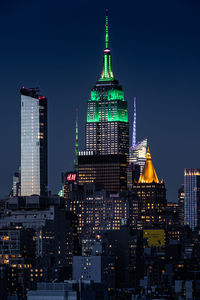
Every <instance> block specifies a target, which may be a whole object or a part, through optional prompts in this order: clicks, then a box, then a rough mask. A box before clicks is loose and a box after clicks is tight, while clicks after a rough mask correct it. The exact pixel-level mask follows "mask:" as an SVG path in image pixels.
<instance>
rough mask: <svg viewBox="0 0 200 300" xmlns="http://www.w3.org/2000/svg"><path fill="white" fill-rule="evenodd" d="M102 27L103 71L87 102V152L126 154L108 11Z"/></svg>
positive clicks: (124, 117)
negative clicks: (103, 38) (112, 63)
mask: <svg viewBox="0 0 200 300" xmlns="http://www.w3.org/2000/svg"><path fill="white" fill-rule="evenodd" d="M105 29H106V30H105V31H106V32H105V49H104V54H103V70H102V73H101V77H100V79H99V80H98V81H97V83H96V85H95V86H94V87H93V88H92V90H91V98H90V99H89V100H88V104H87V122H86V151H98V153H99V154H103V155H107V154H126V156H128V153H129V123H128V112H127V102H126V100H125V99H124V92H123V90H122V87H121V85H119V82H118V81H117V80H116V79H115V77H114V75H113V72H112V66H111V51H110V49H109V35H108V11H107V10H106V25H105Z"/></svg>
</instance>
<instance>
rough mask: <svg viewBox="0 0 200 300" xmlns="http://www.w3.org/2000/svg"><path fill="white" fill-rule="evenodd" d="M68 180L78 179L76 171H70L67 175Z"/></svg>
mask: <svg viewBox="0 0 200 300" xmlns="http://www.w3.org/2000/svg"><path fill="white" fill-rule="evenodd" d="M67 181H76V174H74V173H69V174H68V175H67Z"/></svg>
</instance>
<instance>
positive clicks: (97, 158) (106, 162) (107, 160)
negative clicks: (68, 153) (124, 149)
mask: <svg viewBox="0 0 200 300" xmlns="http://www.w3.org/2000/svg"><path fill="white" fill-rule="evenodd" d="M86 183H98V184H102V185H103V186H104V189H105V190H107V191H122V190H126V189H127V159H126V156H125V155H123V154H110V155H99V154H95V153H93V152H92V151H81V152H79V156H78V184H80V185H84V184H86Z"/></svg>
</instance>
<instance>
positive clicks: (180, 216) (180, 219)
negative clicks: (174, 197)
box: [178, 184, 184, 226]
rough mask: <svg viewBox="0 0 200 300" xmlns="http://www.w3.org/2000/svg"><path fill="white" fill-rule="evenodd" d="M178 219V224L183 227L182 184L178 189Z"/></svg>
mask: <svg viewBox="0 0 200 300" xmlns="http://www.w3.org/2000/svg"><path fill="white" fill-rule="evenodd" d="M178 218H179V224H180V225H181V226H183V225H184V184H182V185H181V187H180V188H179V189H178Z"/></svg>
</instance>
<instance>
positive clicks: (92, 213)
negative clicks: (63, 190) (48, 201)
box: [69, 184, 136, 238]
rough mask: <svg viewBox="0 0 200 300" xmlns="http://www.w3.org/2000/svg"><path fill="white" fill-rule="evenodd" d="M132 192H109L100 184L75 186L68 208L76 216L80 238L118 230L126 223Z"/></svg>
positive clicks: (132, 198)
mask: <svg viewBox="0 0 200 300" xmlns="http://www.w3.org/2000/svg"><path fill="white" fill-rule="evenodd" d="M135 197H136V195H135V193H133V192H128V191H123V192H109V191H105V189H103V187H102V186H101V185H97V184H85V185H84V186H77V187H76V189H75V190H73V192H71V193H70V199H69V203H70V210H71V211H73V212H74V214H75V215H77V216H78V221H79V225H78V232H79V234H80V235H81V236H82V238H94V237H96V235H99V234H101V233H102V232H104V231H107V230H119V229H120V228H121V226H122V225H124V224H127V223H128V218H129V202H133V200H134V199H135Z"/></svg>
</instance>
